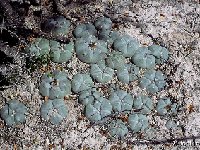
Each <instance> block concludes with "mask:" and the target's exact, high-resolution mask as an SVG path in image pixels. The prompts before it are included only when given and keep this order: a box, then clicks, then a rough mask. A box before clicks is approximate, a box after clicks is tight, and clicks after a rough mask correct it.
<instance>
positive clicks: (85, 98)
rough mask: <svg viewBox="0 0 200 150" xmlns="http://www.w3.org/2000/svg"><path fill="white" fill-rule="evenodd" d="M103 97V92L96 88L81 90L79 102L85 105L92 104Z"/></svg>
mask: <svg viewBox="0 0 200 150" xmlns="http://www.w3.org/2000/svg"><path fill="white" fill-rule="evenodd" d="M100 97H101V93H100V92H98V91H97V90H96V89H95V88H92V89H88V90H85V91H81V92H80V95H79V97H78V100H79V103H81V104H83V105H85V106H86V105H87V104H92V103H94V101H95V100H96V99H98V98H100Z"/></svg>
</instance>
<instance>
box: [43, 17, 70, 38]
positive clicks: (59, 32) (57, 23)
mask: <svg viewBox="0 0 200 150" xmlns="http://www.w3.org/2000/svg"><path fill="white" fill-rule="evenodd" d="M70 25H71V23H70V21H69V20H67V19H65V18H64V17H63V16H58V17H54V18H50V19H48V20H47V21H46V22H45V23H44V31H45V32H48V33H51V34H52V35H53V36H63V37H66V36H67V34H68V33H69V28H70Z"/></svg>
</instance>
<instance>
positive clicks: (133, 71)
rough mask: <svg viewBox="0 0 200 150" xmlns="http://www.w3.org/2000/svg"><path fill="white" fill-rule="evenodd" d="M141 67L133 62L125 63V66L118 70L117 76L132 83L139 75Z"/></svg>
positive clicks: (120, 79)
mask: <svg viewBox="0 0 200 150" xmlns="http://www.w3.org/2000/svg"><path fill="white" fill-rule="evenodd" d="M139 71H140V69H139V67H137V66H136V65H133V64H125V65H124V67H122V68H120V69H118V70H117V78H118V80H119V81H120V82H122V83H127V84H128V83H130V82H132V81H135V80H137V79H138V77H139Z"/></svg>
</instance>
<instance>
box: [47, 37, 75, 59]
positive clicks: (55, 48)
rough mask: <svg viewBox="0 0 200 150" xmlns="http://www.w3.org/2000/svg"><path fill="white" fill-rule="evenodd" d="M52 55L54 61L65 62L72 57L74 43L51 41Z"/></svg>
mask: <svg viewBox="0 0 200 150" xmlns="http://www.w3.org/2000/svg"><path fill="white" fill-rule="evenodd" d="M49 44H50V47H51V50H50V57H51V60H52V61H53V62H56V63H63V62H67V61H69V60H70V59H71V57H72V54H73V51H74V43H73V42H70V43H68V44H61V43H59V42H57V41H53V40H51V41H50V43H49Z"/></svg>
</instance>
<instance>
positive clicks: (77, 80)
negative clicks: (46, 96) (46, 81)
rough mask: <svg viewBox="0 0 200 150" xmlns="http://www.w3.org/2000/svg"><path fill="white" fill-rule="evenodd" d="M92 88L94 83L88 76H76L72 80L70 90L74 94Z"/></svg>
mask: <svg viewBox="0 0 200 150" xmlns="http://www.w3.org/2000/svg"><path fill="white" fill-rule="evenodd" d="M93 86H94V83H93V81H92V78H91V77H90V75H89V74H76V75H74V77H73V79H72V90H73V92H75V93H79V92H81V91H84V90H88V89H91V88H92V87H93Z"/></svg>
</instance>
